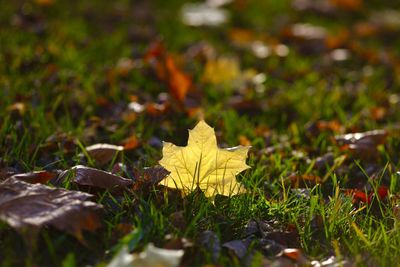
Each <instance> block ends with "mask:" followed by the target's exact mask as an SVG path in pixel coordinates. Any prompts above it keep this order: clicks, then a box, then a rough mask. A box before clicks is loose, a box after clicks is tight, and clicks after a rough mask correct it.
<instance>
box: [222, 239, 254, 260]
mask: <svg viewBox="0 0 400 267" xmlns="http://www.w3.org/2000/svg"><path fill="white" fill-rule="evenodd" d="M250 243H251V239H250V238H248V239H244V240H232V241H229V242H226V243H224V244H223V245H222V247H223V248H226V249H228V250H229V251H231V252H232V253H233V254H234V255H236V256H237V257H238V258H239V259H243V258H244V257H245V256H246V255H247V254H248V248H249V245H250Z"/></svg>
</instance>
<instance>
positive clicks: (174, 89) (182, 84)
mask: <svg viewBox="0 0 400 267" xmlns="http://www.w3.org/2000/svg"><path fill="white" fill-rule="evenodd" d="M165 66H166V69H167V71H168V74H169V79H168V85H169V91H170V94H171V95H172V96H173V97H175V98H176V99H177V100H179V101H180V102H183V101H184V100H185V97H186V94H187V92H188V91H189V89H190V87H191V86H192V81H191V79H190V78H189V76H187V75H186V74H185V73H183V72H182V70H181V69H180V68H178V67H177V66H176V63H175V61H174V59H173V58H172V57H171V56H169V55H167V57H166V59H165Z"/></svg>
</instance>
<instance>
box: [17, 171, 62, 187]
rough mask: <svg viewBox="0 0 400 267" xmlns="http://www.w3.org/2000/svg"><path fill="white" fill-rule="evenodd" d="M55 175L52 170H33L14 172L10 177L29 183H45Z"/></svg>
mask: <svg viewBox="0 0 400 267" xmlns="http://www.w3.org/2000/svg"><path fill="white" fill-rule="evenodd" d="M55 176H56V173H54V172H48V171H35V172H28V173H19V174H14V175H13V176H12V177H13V178H15V179H18V180H20V181H24V182H27V183H30V184H37V183H39V184H45V183H47V182H48V181H50V180H51V179H53V178H54V177H55Z"/></svg>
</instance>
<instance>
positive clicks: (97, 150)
mask: <svg viewBox="0 0 400 267" xmlns="http://www.w3.org/2000/svg"><path fill="white" fill-rule="evenodd" d="M85 149H86V152H87V153H88V155H89V156H90V157H91V158H92V159H94V160H95V161H96V162H97V163H99V164H100V165H104V164H107V163H108V162H110V161H111V160H113V159H114V158H115V157H116V156H117V155H118V153H119V152H121V151H123V150H124V147H122V146H116V145H110V144H95V145H91V146H88V147H86V148H85Z"/></svg>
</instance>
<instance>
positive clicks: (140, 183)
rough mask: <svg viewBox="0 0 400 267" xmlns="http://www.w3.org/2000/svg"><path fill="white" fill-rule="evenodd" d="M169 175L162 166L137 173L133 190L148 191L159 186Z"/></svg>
mask: <svg viewBox="0 0 400 267" xmlns="http://www.w3.org/2000/svg"><path fill="white" fill-rule="evenodd" d="M168 174H169V171H167V170H166V169H165V168H163V167H162V166H154V167H151V168H145V169H143V171H141V172H139V171H137V172H136V177H137V178H136V180H135V183H134V184H133V190H136V191H137V190H148V189H149V188H151V187H152V186H154V185H157V184H158V183H159V182H160V181H161V180H162V179H164V178H165V177H166V176H167V175H168Z"/></svg>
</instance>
